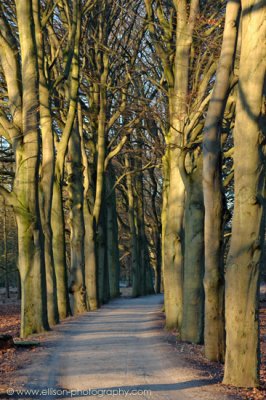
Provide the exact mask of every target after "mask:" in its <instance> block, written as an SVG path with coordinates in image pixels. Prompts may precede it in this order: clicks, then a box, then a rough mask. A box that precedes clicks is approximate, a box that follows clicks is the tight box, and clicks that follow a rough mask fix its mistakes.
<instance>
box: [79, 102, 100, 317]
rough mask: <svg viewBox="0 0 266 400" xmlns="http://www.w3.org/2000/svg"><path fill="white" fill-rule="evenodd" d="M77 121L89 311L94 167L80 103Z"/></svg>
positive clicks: (93, 304)
mask: <svg viewBox="0 0 266 400" xmlns="http://www.w3.org/2000/svg"><path fill="white" fill-rule="evenodd" d="M78 121H79V134H80V138H81V151H82V163H83V174H84V181H83V186H84V195H83V199H84V204H83V212H84V227H85V238H84V247H85V286H86V295H87V308H88V310H90V311H94V310H96V309H97V308H98V300H97V297H98V296H97V264H96V248H95V230H94V219H93V206H94V190H93V182H92V172H93V168H94V163H93V158H94V154H92V155H91V158H92V162H89V160H88V157H87V154H86V150H85V143H84V139H83V129H82V127H83V123H82V112H81V105H80V104H79V105H78Z"/></svg>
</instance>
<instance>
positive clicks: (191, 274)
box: [180, 150, 204, 343]
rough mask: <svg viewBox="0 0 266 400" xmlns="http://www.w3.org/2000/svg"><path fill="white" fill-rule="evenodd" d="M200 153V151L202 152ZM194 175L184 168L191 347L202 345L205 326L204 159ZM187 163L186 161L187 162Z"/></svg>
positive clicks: (186, 328)
mask: <svg viewBox="0 0 266 400" xmlns="http://www.w3.org/2000/svg"><path fill="white" fill-rule="evenodd" d="M199 151H200V150H199ZM196 152H197V150H195V151H194V155H193V158H194V162H195V165H196V167H195V166H194V165H193V166H192V171H191V172H190V173H187V172H186V171H185V166H184V165H183V166H182V167H180V168H182V169H183V173H182V176H183V180H184V182H185V187H186V194H187V195H186V208H185V216H184V225H185V227H186V233H185V257H184V286H183V289H184V296H183V317H182V328H181V338H182V340H184V341H188V342H191V343H202V342H203V326H204V290H203V274H204V205H203V192H202V155H201V154H198V155H196ZM184 162H185V160H184Z"/></svg>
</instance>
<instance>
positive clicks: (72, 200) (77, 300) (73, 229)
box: [67, 123, 87, 314]
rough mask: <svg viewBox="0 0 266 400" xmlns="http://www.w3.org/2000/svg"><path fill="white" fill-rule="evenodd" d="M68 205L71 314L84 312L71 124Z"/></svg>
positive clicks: (79, 181)
mask: <svg viewBox="0 0 266 400" xmlns="http://www.w3.org/2000/svg"><path fill="white" fill-rule="evenodd" d="M67 172H68V179H67V182H68V203H69V208H70V210H69V226H70V258H71V261H70V271H69V272H70V274H69V275H70V276H69V293H70V294H71V295H72V299H71V300H72V304H73V313H74V314H80V313H83V312H84V311H86V310H87V305H86V287H85V256H84V236H85V227H84V216H83V165H82V155H81V140H80V135H79V130H78V124H77V123H74V127H73V129H72V133H71V136H70V139H69V143H68V163H67Z"/></svg>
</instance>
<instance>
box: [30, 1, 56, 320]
mask: <svg viewBox="0 0 266 400" xmlns="http://www.w3.org/2000/svg"><path fill="white" fill-rule="evenodd" d="M39 3H40V2H39V1H38V0H33V15H34V26H35V36H36V47H37V54H38V72H39V76H38V78H39V102H40V128H41V136H42V165H41V181H40V192H39V195H40V214H41V221H42V229H43V234H44V259H45V272H46V288H47V313H48V322H49V324H50V325H55V324H57V323H58V321H59V314H58V305H57V289H56V275H55V267H54V257H53V242H52V228H51V209H52V195H53V179H54V162H55V154H54V137H53V128H52V117H51V111H50V101H49V90H48V87H47V82H46V78H45V76H44V52H43V37H42V28H41V22H40V19H41V16H40V4H39Z"/></svg>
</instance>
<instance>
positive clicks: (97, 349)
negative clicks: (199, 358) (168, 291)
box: [9, 295, 232, 400]
mask: <svg viewBox="0 0 266 400" xmlns="http://www.w3.org/2000/svg"><path fill="white" fill-rule="evenodd" d="M162 302H163V297H162V296H161V295H157V296H148V297H141V298H137V299H125V298H120V299H116V300H114V301H111V302H110V303H109V304H108V305H105V306H103V307H102V308H101V309H100V310H98V311H96V312H93V313H87V314H85V315H82V316H80V317H78V318H71V319H70V320H68V321H65V322H63V323H62V324H61V325H60V326H59V327H58V328H56V330H55V333H52V334H50V336H49V335H48V344H47V346H46V348H45V349H43V350H41V351H38V352H37V353H36V354H33V358H32V363H31V364H30V365H29V366H27V367H26V368H24V369H23V370H20V371H18V372H17V374H18V375H17V379H18V382H19V381H20V383H24V385H25V386H24V390H26V389H27V390H28V389H30V390H37V392H35V393H34V392H31V393H28V394H27V393H26V392H24V394H23V395H22V394H21V395H19V394H18V393H15V394H14V395H13V396H10V397H9V398H20V399H23V398H24V399H29V398H32V399H35V398H37V399H44V398H45V399H57V398H64V399H71V398H75V399H84V398H86V397H90V398H104V399H125V398H134V399H142V400H143V399H156V400H157V399H158V400H163V399H169V400H188V399H191V400H192V399H193V400H203V399H204V400H225V399H229V398H230V397H229V395H228V394H226V393H225V392H224V391H223V388H222V387H221V386H219V385H217V384H215V382H214V381H213V380H212V379H210V378H209V377H208V376H206V372H205V373H204V372H202V371H200V370H197V369H196V367H195V368H191V366H189V365H188V364H187V362H186V361H185V360H182V358H180V356H179V355H178V353H177V351H175V348H174V346H173V344H171V343H169V341H168V340H167V338H168V335H167V333H166V332H165V331H164V330H163V329H162V326H163V320H162V314H161V308H162ZM231 398H232V397H231Z"/></svg>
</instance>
